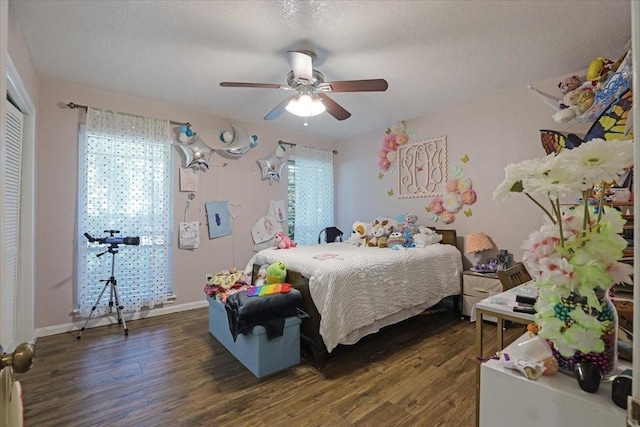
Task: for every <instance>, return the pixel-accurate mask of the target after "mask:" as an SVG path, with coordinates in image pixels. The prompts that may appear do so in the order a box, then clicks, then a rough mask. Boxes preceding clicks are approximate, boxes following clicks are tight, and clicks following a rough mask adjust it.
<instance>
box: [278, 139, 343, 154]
mask: <svg viewBox="0 0 640 427" xmlns="http://www.w3.org/2000/svg"><path fill="white" fill-rule="evenodd" d="M278 144H283V145H290V146H291V147H295V146H296V145H298V144H294V143H293V142H287V141H283V140H280V141H278ZM318 150H322V148H318ZM324 151H329V150H324ZM331 152H332V153H333V154H338V150H331Z"/></svg>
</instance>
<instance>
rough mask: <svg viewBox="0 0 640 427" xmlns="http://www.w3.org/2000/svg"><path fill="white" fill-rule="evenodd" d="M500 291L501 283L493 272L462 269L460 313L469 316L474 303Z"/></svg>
mask: <svg viewBox="0 0 640 427" xmlns="http://www.w3.org/2000/svg"><path fill="white" fill-rule="evenodd" d="M501 292H502V283H500V279H498V276H496V275H495V273H475V272H473V271H464V272H463V273H462V314H463V315H464V316H471V313H472V309H473V306H474V305H475V304H477V303H478V302H480V301H482V300H483V299H485V298H488V297H490V296H493V295H497V294H499V293H501ZM471 320H472V321H474V320H475V319H471ZM489 320H490V319H489Z"/></svg>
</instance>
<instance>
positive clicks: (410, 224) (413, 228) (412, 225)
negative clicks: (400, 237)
mask: <svg viewBox="0 0 640 427" xmlns="http://www.w3.org/2000/svg"><path fill="white" fill-rule="evenodd" d="M416 222H418V215H415V214H412V213H408V214H406V215H405V217H404V224H405V228H406V229H407V230H409V231H410V232H411V234H412V235H413V234H415V233H417V232H418V224H416Z"/></svg>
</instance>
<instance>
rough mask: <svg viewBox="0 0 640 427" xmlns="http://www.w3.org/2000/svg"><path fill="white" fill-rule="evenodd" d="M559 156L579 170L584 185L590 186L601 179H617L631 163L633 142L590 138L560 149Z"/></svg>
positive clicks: (609, 180) (608, 180)
mask: <svg viewBox="0 0 640 427" xmlns="http://www.w3.org/2000/svg"><path fill="white" fill-rule="evenodd" d="M560 156H562V157H563V158H564V159H565V160H566V161H568V162H571V163H572V164H574V165H575V167H576V168H578V170H580V171H581V173H582V174H583V175H584V179H585V185H586V187H587V188H590V187H592V186H593V185H600V183H601V182H602V181H604V182H612V181H614V180H616V179H618V177H619V176H620V175H621V174H623V173H624V172H625V169H626V168H628V167H629V166H631V165H632V164H633V143H632V141H619V140H615V141H605V140H604V139H592V140H591V141H588V142H585V143H583V144H580V146H579V147H577V148H574V149H573V150H563V151H561V152H560ZM560 156H559V157H560Z"/></svg>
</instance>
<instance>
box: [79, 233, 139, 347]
mask: <svg viewBox="0 0 640 427" xmlns="http://www.w3.org/2000/svg"><path fill="white" fill-rule="evenodd" d="M107 252H109V253H110V254H111V277H109V278H108V279H107V280H100V281H101V282H105V284H104V287H103V288H102V291H101V292H100V295H99V296H98V299H97V300H96V303H95V304H94V305H93V307H91V312H90V313H89V317H87V320H86V321H85V322H84V325H83V326H82V329H80V332H79V333H78V336H77V337H76V338H77V339H80V338H81V337H82V332H84V330H85V328H86V327H87V323H89V320H91V315H92V314H93V312H94V311H96V307H97V306H98V304H99V303H100V300H101V299H102V295H103V294H104V292H105V291H106V290H107V287H109V313H113V306H114V300H115V307H116V314H117V316H118V323H120V324H122V326H123V328H124V335H125V336H128V335H129V328H127V322H125V320H124V314H123V312H122V310H123V309H124V307H123V306H122V305H120V296H119V295H118V282H117V281H116V278H115V276H114V269H115V265H116V264H115V263H116V254H117V253H118V245H116V244H112V245H111V246H109V249H107V250H106V251H105V252H102V253H99V254H98V255H97V256H99V257H100V256H102V255H104V254H106V253H107Z"/></svg>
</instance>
